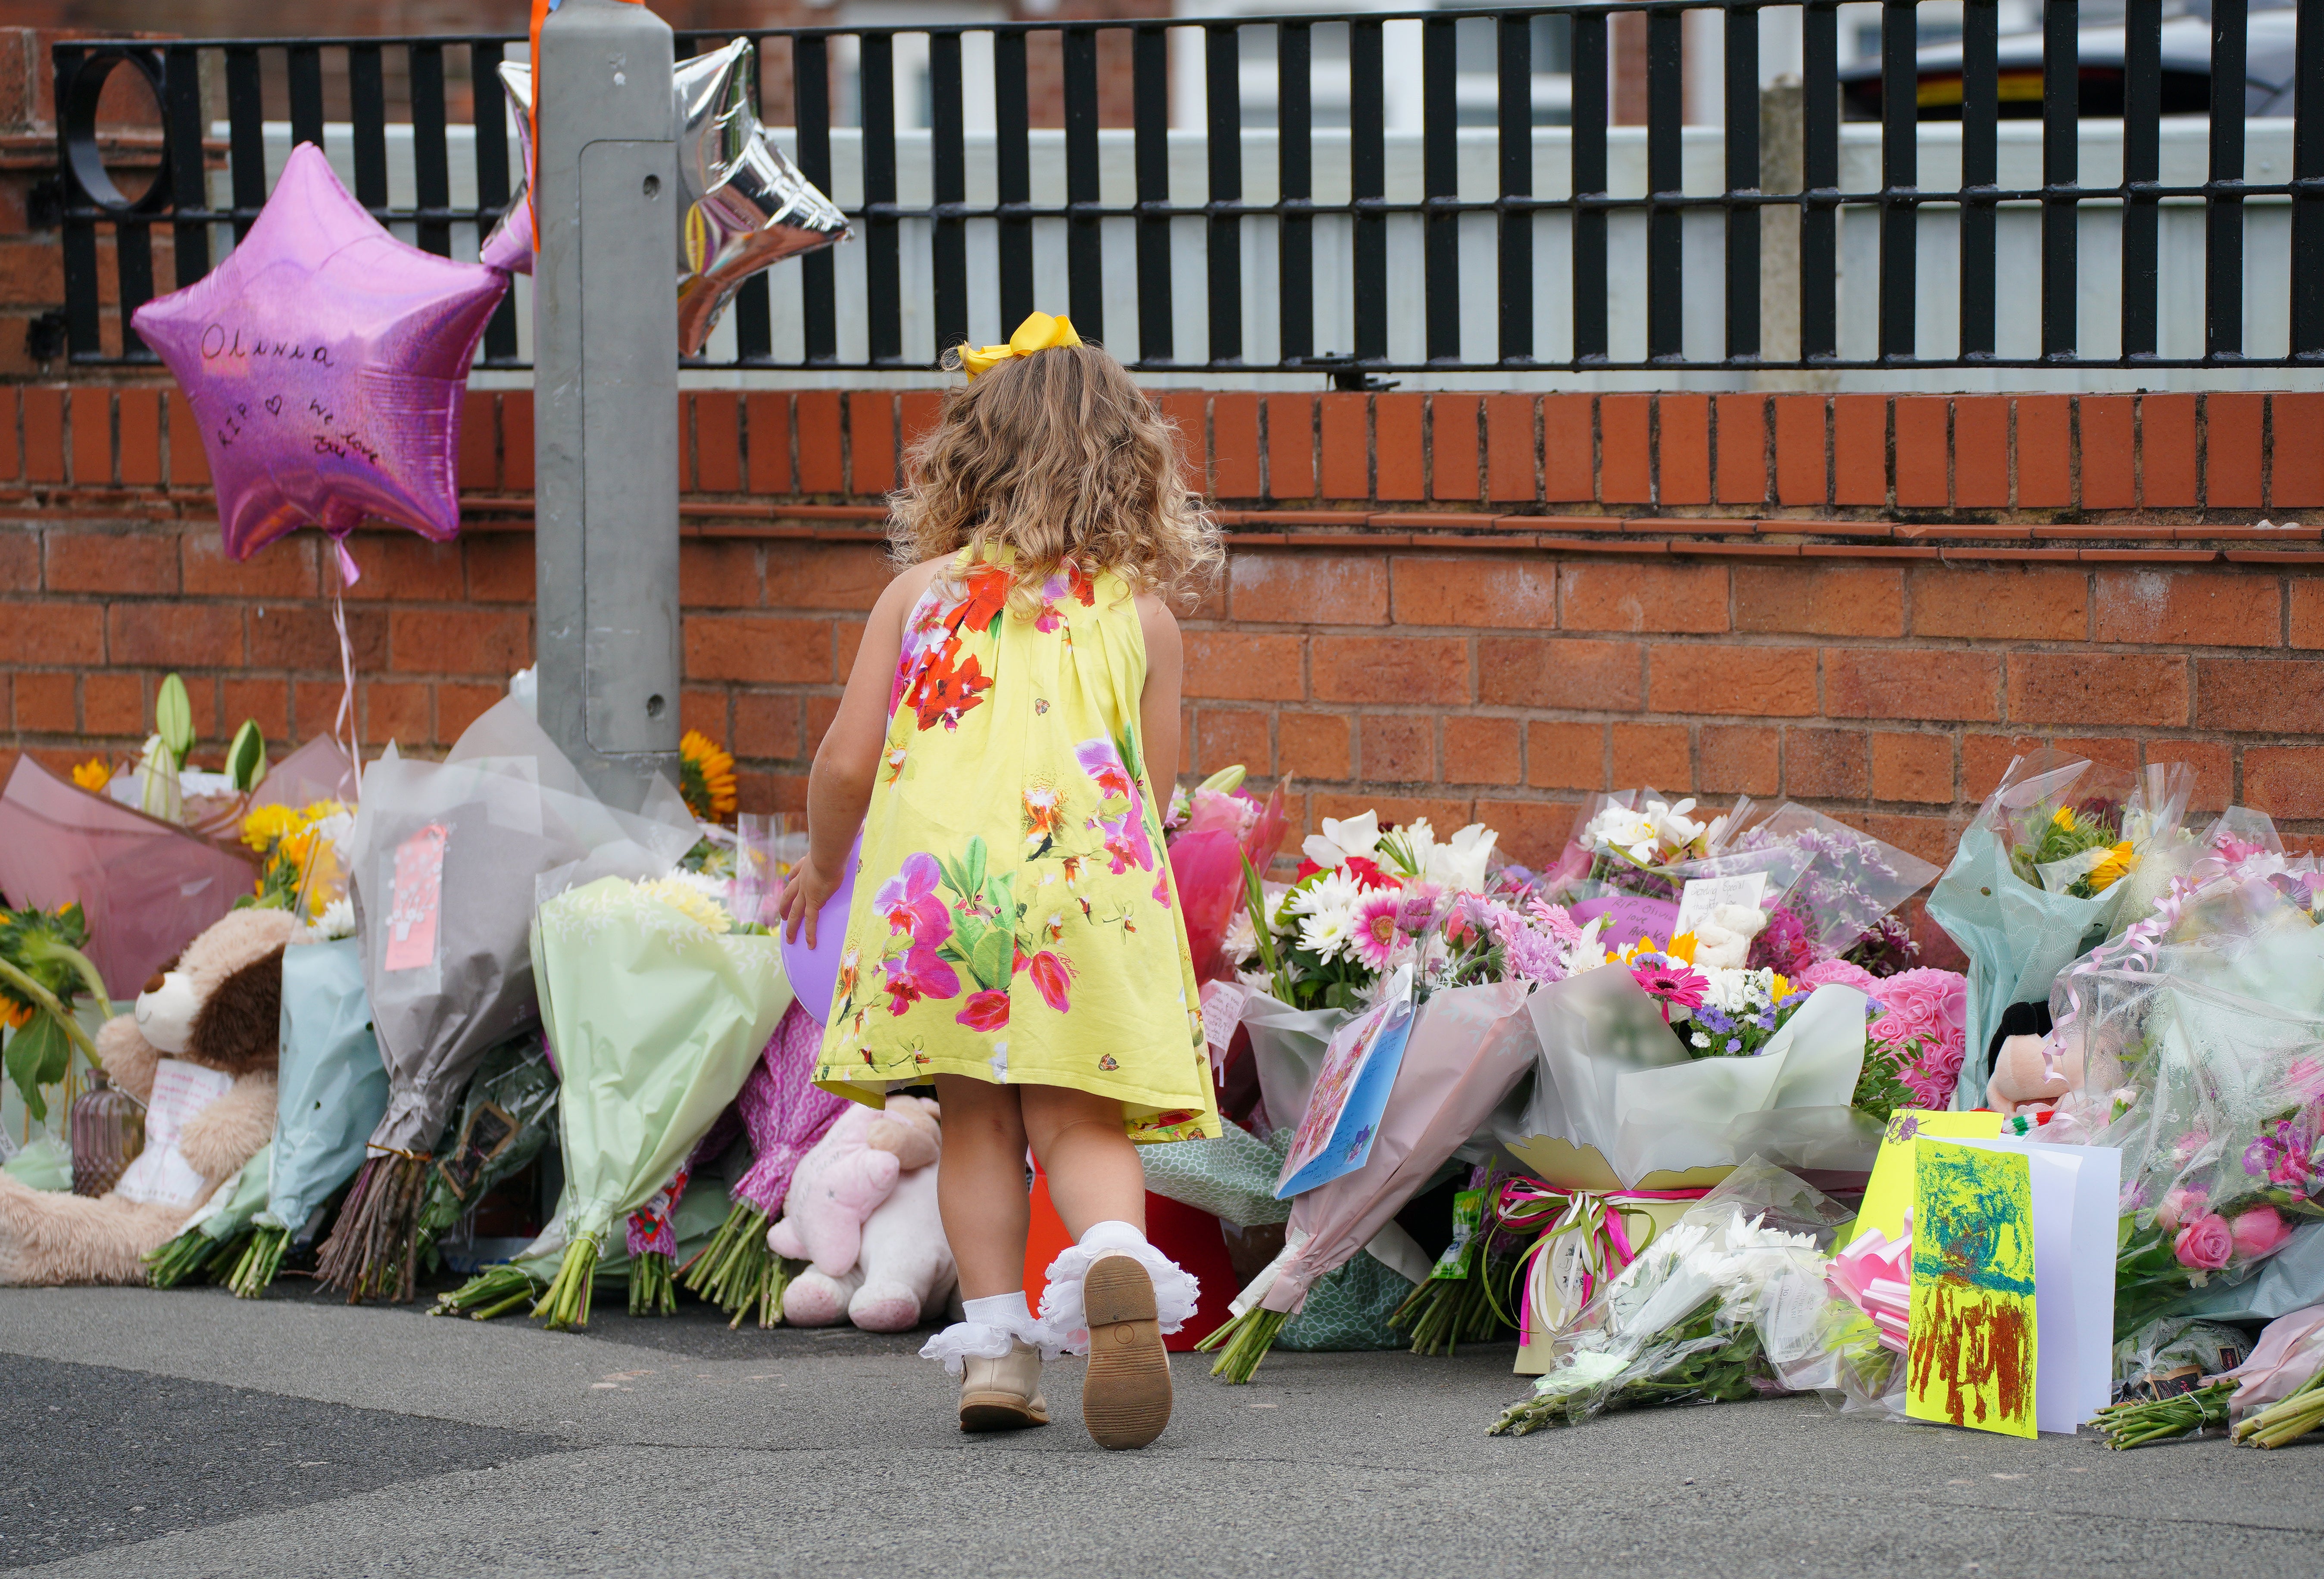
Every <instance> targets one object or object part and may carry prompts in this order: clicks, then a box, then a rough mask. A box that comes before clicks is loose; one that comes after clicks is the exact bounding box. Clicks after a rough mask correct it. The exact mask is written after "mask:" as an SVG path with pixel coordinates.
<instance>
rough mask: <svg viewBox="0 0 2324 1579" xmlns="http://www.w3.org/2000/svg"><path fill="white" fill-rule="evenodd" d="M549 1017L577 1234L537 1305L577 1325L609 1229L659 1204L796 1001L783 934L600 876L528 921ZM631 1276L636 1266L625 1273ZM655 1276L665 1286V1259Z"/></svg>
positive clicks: (570, 1214) (681, 890) (677, 884)
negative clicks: (750, 926)
mask: <svg viewBox="0 0 2324 1579" xmlns="http://www.w3.org/2000/svg"><path fill="white" fill-rule="evenodd" d="M532 937H533V946H532V964H533V971H534V974H535V975H536V976H537V978H538V980H539V992H540V1010H541V1018H542V1020H543V1021H544V1022H545V1024H546V1025H547V1027H548V1030H549V1046H550V1048H553V1049H554V1051H555V1054H556V1057H557V1062H558V1071H559V1073H560V1074H561V1075H562V1076H563V1079H564V1085H563V1088H562V1091H561V1094H560V1096H559V1099H558V1134H559V1137H560V1140H561V1141H562V1143H563V1146H564V1154H565V1198H564V1202H563V1204H562V1205H561V1206H560V1208H559V1216H560V1218H561V1219H562V1221H563V1222H564V1224H565V1228H566V1233H567V1236H568V1238H567V1246H566V1250H565V1255H564V1260H563V1261H562V1262H561V1264H560V1265H559V1266H558V1272H557V1277H556V1279H555V1281H553V1282H552V1283H550V1285H549V1291H548V1292H547V1293H546V1294H545V1295H543V1296H542V1297H541V1299H540V1302H539V1305H538V1306H536V1307H534V1314H536V1315H539V1316H546V1317H547V1318H548V1321H549V1326H551V1327H553V1328H560V1329H563V1328H571V1327H576V1326H584V1325H587V1324H588V1320H589V1291H590V1285H591V1280H592V1277H593V1274H594V1272H595V1267H596V1261H597V1257H598V1254H599V1251H601V1250H602V1249H603V1248H604V1239H605V1235H606V1233H608V1232H609V1231H610V1230H611V1229H612V1228H613V1225H614V1224H615V1223H619V1222H621V1221H622V1219H623V1217H624V1216H625V1215H626V1214H628V1213H630V1212H632V1211H634V1210H636V1209H637V1208H639V1207H641V1206H642V1205H645V1204H646V1203H647V1202H648V1201H650V1200H651V1199H652V1198H653V1197H654V1196H655V1195H656V1194H657V1193H658V1192H659V1191H660V1190H661V1189H662V1188H663V1187H665V1186H666V1185H668V1184H669V1182H670V1179H671V1176H672V1175H673V1174H674V1173H675V1172H676V1171H677V1169H678V1165H679V1164H680V1163H682V1162H684V1161H686V1160H687V1157H688V1156H689V1155H690V1154H691V1153H692V1152H693V1150H694V1147H695V1144H696V1142H697V1141H698V1140H701V1139H702V1137H703V1135H704V1134H705V1132H706V1131H708V1130H709V1128H710V1126H711V1125H712V1124H713V1123H714V1122H716V1120H717V1118H718V1115H719V1114H720V1113H722V1112H723V1111H724V1109H725V1107H726V1104H727V1103H730V1102H732V1101H733V1100H734V1095H735V1094H736V1093H737V1092H739V1091H740V1090H741V1089H742V1082H743V1080H744V1078H745V1077H746V1076H749V1074H750V1073H751V1069H752V1066H753V1065H754V1064H756V1063H757V1062H758V1059H759V1054H760V1051H761V1049H762V1048H764V1047H765V1046H766V1045H767V1039H768V1037H769V1036H770V1035H771V1034H772V1033H773V1031H774V1029H775V1022H776V1021H777V1020H779V1019H780V1018H781V1017H782V1013H783V1011H784V1010H785V1009H787V1008H788V1007H789V1006H790V1002H791V989H790V986H789V983H788V982H786V981H785V980H784V977H783V971H782V963H781V956H780V955H779V953H778V947H779V940H778V939H777V938H776V937H775V936H774V935H772V934H771V933H769V932H767V931H765V930H764V929H763V928H760V929H756V930H746V929H743V928H739V927H738V926H737V925H736V924H735V922H734V920H733V916H732V915H731V914H730V913H729V912H728V911H727V910H726V909H725V908H724V906H723V905H722V904H720V903H719V902H718V900H715V899H713V898H712V897H710V895H709V894H708V893H707V892H705V891H704V889H703V888H702V887H701V886H699V885H696V884H694V883H690V882H686V881H683V880H682V879H680V878H678V877H675V876H666V877H660V878H655V879H649V880H646V881H642V882H632V881H629V880H626V879H623V878H620V877H604V878H599V879H598V880H596V881H595V882H590V883H587V884H585V885H584V886H582V887H579V888H575V889H570V890H568V891H565V892H562V893H558V894H557V895H556V896H555V897H553V898H551V899H549V900H546V901H545V902H543V903H542V905H541V906H540V910H539V916H538V918H537V919H536V920H535V922H534V926H533V933H532ZM637 1276H638V1273H637V1270H635V1269H632V1279H635V1278H636V1277H637ZM659 1277H660V1278H662V1279H664V1280H665V1281H666V1279H667V1277H668V1269H667V1266H665V1267H664V1268H662V1269H661V1270H660V1272H659Z"/></svg>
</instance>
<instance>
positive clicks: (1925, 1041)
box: [1792, 959, 1969, 1124]
mask: <svg viewBox="0 0 2324 1579" xmlns="http://www.w3.org/2000/svg"><path fill="white" fill-rule="evenodd" d="M1827 982H1839V983H1842V984H1844V985H1847V986H1850V987H1854V988H1855V989H1857V991H1858V992H1860V993H1863V994H1864V995H1865V997H1866V998H1867V1000H1868V1001H1869V1011H1870V1012H1871V1014H1872V1016H1873V1018H1872V1021H1871V1023H1870V1024H1868V1025H1867V1026H1866V1027H1865V1028H1864V1035H1865V1078H1866V1079H1867V1080H1869V1079H1872V1078H1873V1077H1874V1073H1873V1072H1874V1069H1875V1067H1881V1068H1885V1069H1890V1070H1893V1071H1894V1075H1893V1078H1894V1080H1895V1082H1896V1083H1897V1084H1899V1085H1902V1086H1903V1087H1904V1091H1905V1093H1906V1094H1907V1095H1908V1096H1909V1097H1910V1100H1909V1101H1900V1102H1895V1103H1891V1104H1890V1105H1891V1107H1892V1108H1893V1107H1900V1106H1901V1107H1917V1108H1923V1109H1929V1110H1937V1109H1941V1108H1944V1107H1946V1106H1948V1105H1950V1103H1951V1102H1952V1096H1953V1087H1954V1086H1955V1085H1958V1084H1959V1083H1960V1071H1961V1064H1962V1061H1963V1059H1964V1058H1965V1057H1966V1056H1967V1052H1968V1048H1967V1044H1966V1041H1965V1035H1966V1033H1965V1030H1964V1025H1965V1022H1966V1020H1967V1017H1968V1012H1969V978H1968V977H1966V976H1964V975H1962V974H1960V973H1959V972H1958V971H1944V970H1934V969H1931V968H1929V967H1927V966H1919V967H1916V968H1914V969H1913V970H1908V971H1899V972H1897V973H1896V974H1894V975H1890V976H1885V977H1882V976H1875V975H1873V974H1871V973H1870V972H1868V971H1867V970H1866V969H1864V967H1862V966H1861V965H1856V964H1853V963H1851V962H1850V961H1848V960H1844V959H1833V960H1826V961H1824V962H1823V963H1822V964H1821V965H1810V966H1809V967H1808V968H1807V969H1806V970H1805V971H1803V972H1802V973H1801V974H1800V976H1799V977H1798V979H1797V980H1795V981H1794V983H1792V984H1793V986H1794V989H1797V988H1801V987H1806V988H1814V987H1820V986H1822V985H1823V984H1824V983H1827ZM1855 1105H1856V1106H1858V1107H1859V1108H1863V1109H1865V1110H1866V1111H1867V1112H1872V1111H1875V1104H1874V1103H1867V1102H1866V1101H1864V1100H1861V1098H1860V1097H1859V1100H1858V1102H1857V1103H1856V1104H1855ZM1879 1117H1880V1120H1881V1122H1882V1123H1884V1124H1885V1123H1886V1122H1887V1117H1888V1115H1887V1113H1886V1112H1881V1113H1879Z"/></svg>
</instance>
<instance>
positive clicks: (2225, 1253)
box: [2171, 1212, 2236, 1272]
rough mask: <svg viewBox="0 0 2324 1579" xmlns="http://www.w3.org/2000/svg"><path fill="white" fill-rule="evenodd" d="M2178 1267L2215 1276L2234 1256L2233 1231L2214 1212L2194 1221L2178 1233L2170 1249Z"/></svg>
mask: <svg viewBox="0 0 2324 1579" xmlns="http://www.w3.org/2000/svg"><path fill="white" fill-rule="evenodd" d="M2171 1249H2172V1253H2173V1254H2175V1255H2177V1256H2178V1258H2179V1264H2180V1265H2181V1266H2182V1267H2190V1268H2192V1269H2194V1270H2197V1271H2201V1272H2216V1271H2218V1270H2219V1269H2220V1268H2221V1267H2224V1266H2226V1265H2227V1262H2228V1260H2230V1259H2232V1258H2233V1257H2234V1255H2235V1253H2236V1236H2235V1231H2234V1230H2233V1229H2231V1228H2229V1227H2228V1226H2227V1219H2226V1218H2225V1217H2222V1216H2220V1215H2219V1214H2218V1213H2217V1212H2213V1213H2210V1214H2207V1215H2205V1216H2201V1217H2198V1218H2196V1219H2195V1221H2193V1222H2192V1223H2188V1224H2187V1225H2186V1226H2185V1227H2183V1228H2181V1230H2179V1237H2178V1238H2177V1239H2176V1240H2174V1241H2172V1246H2171Z"/></svg>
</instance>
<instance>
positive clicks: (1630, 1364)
mask: <svg viewBox="0 0 2324 1579" xmlns="http://www.w3.org/2000/svg"><path fill="white" fill-rule="evenodd" d="M1851 1216H1852V1214H1851V1213H1850V1212H1849V1210H1848V1209H1847V1208H1846V1207H1843V1206H1841V1205H1840V1204H1839V1203H1838V1202H1836V1201H1834V1200H1832V1199H1831V1197H1830V1196H1825V1195H1823V1194H1822V1193H1821V1191H1819V1190H1817V1189H1815V1188H1814V1187H1812V1186H1810V1185H1808V1184H1807V1183H1806V1182H1805V1181H1803V1180H1802V1179H1800V1178H1798V1177H1794V1175H1792V1174H1790V1173H1788V1172H1786V1171H1784V1169H1782V1168H1776V1167H1775V1166H1773V1165H1772V1164H1770V1163H1767V1162H1766V1161H1765V1160H1764V1159H1759V1158H1756V1157H1755V1158H1752V1159H1748V1161H1747V1162H1746V1163H1744V1164H1743V1165H1742V1166H1740V1167H1738V1168H1737V1169H1736V1170H1735V1172H1734V1173H1732V1174H1731V1175H1729V1177H1728V1178H1727V1179H1726V1180H1725V1181H1724V1182H1723V1183H1721V1184H1720V1186H1719V1187H1717V1188H1716V1189H1714V1190H1712V1191H1711V1193H1710V1194H1709V1195H1707V1196H1704V1197H1703V1198H1702V1199H1701V1201H1699V1202H1697V1203H1696V1204H1695V1205H1692V1206H1691V1207H1689V1208H1688V1209H1687V1211H1686V1213H1685V1214H1684V1215H1683V1216H1682V1217H1681V1218H1680V1219H1679V1220H1678V1222H1677V1223H1675V1224H1674V1225H1673V1226H1672V1227H1670V1228H1668V1229H1665V1230H1664V1231H1663V1232H1662V1233H1657V1234H1656V1235H1655V1236H1654V1237H1653V1238H1652V1239H1650V1240H1649V1241H1647V1242H1646V1244H1645V1245H1644V1246H1642V1247H1640V1248H1639V1249H1638V1251H1637V1254H1636V1255H1635V1257H1634V1258H1633V1259H1632V1260H1631V1261H1630V1262H1629V1264H1628V1266H1626V1267H1624V1268H1623V1269H1622V1270H1620V1271H1619V1272H1618V1273H1617V1274H1616V1275H1615V1276H1613V1277H1612V1278H1609V1279H1607V1280H1606V1282H1605V1283H1604V1284H1603V1285H1602V1286H1600V1288H1599V1289H1598V1290H1597V1291H1596V1292H1595V1293H1594V1294H1592V1295H1591V1297H1590V1300H1589V1302H1588V1303H1587V1304H1585V1305H1584V1306H1583V1307H1582V1310H1581V1312H1580V1313H1579V1314H1578V1315H1577V1316H1575V1318H1574V1320H1573V1323H1572V1325H1571V1326H1570V1327H1568V1328H1567V1330H1566V1331H1565V1333H1564V1334H1563V1335H1562V1336H1560V1338H1559V1339H1558V1341H1557V1359H1556V1362H1555V1364H1554V1366H1553V1367H1552V1368H1551V1369H1550V1370H1549V1371H1546V1372H1545V1373H1544V1374H1543V1375H1542V1376H1540V1377H1539V1378H1537V1379H1536V1380H1535V1382H1534V1393H1533V1396H1532V1397H1531V1398H1529V1399H1525V1400H1523V1401H1522V1402H1520V1403H1518V1404H1516V1405H1514V1406H1512V1407H1511V1408H1509V1409H1508V1410H1507V1411H1505V1412H1504V1413H1503V1415H1502V1417H1501V1418H1500V1420H1499V1422H1497V1423H1496V1424H1495V1426H1494V1427H1493V1429H1494V1431H1495V1432H1496V1433H1497V1434H1499V1433H1508V1434H1514V1435H1520V1436H1521V1435H1524V1434H1526V1433H1527V1432H1530V1431H1534V1430H1537V1429H1539V1428H1541V1427H1544V1426H1562V1425H1572V1424H1578V1423H1580V1422H1581V1421H1582V1420H1585V1419H1587V1418H1589V1417H1591V1416H1593V1415H1597V1414H1599V1413H1601V1412H1603V1411H1605V1410H1607V1409H1611V1408H1644V1407H1651V1406H1654V1405H1660V1404H1681V1403H1724V1402H1730V1401H1734V1400H1738V1399H1748V1398H1757V1397H1764V1396H1768V1395H1773V1394H1778V1393H1786V1392H1804V1391H1810V1390H1825V1391H1831V1392H1835V1393H1839V1394H1841V1395H1843V1396H1847V1395H1854V1396H1858V1397H1867V1396H1868V1397H1875V1398H1877V1396H1878V1395H1879V1393H1880V1392H1881V1391H1882V1390H1885V1389H1886V1385H1887V1383H1888V1380H1889V1378H1890V1376H1891V1375H1892V1373H1893V1372H1894V1371H1895V1370H1896V1368H1897V1362H1896V1357H1895V1355H1894V1354H1893V1353H1891V1352H1890V1351H1888V1350H1886V1349H1884V1348H1883V1347H1882V1346H1881V1344H1880V1343H1879V1338H1878V1334H1877V1329H1876V1328H1875V1327H1874V1326H1873V1325H1872V1323H1871V1322H1870V1320H1869V1319H1867V1317H1865V1316H1863V1315H1862V1313H1861V1312H1859V1311H1858V1310H1857V1309H1856V1307H1854V1306H1852V1305H1850V1304H1849V1302H1848V1301H1847V1300H1846V1299H1844V1298H1842V1297H1840V1296H1839V1295H1838V1294H1836V1293H1835V1292H1834V1291H1833V1290H1832V1289H1831V1288H1830V1287H1829V1286H1828V1285H1827V1283H1826V1281H1825V1271H1826V1269H1827V1267H1828V1266H1829V1260H1830V1252H1831V1250H1832V1249H1833V1248H1834V1245H1835V1242H1836V1241H1837V1239H1838V1236H1839V1234H1840V1233H1841V1232H1842V1231H1843V1230H1844V1229H1845V1227H1846V1226H1847V1224H1848V1223H1849V1220H1850V1218H1851Z"/></svg>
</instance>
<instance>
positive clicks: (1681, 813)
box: [1544, 788, 1751, 902]
mask: <svg viewBox="0 0 2324 1579" xmlns="http://www.w3.org/2000/svg"><path fill="white" fill-rule="evenodd" d="M1694 808H1695V803H1694V802H1693V801H1692V800H1691V799H1685V800H1680V801H1677V802H1675V803H1673V802H1672V801H1670V800H1669V799H1666V798H1665V797H1664V796H1663V795H1662V794H1661V793H1659V792H1658V791H1656V790H1655V789H1651V788H1648V789H1620V790H1616V791H1615V792H1613V793H1612V794H1609V795H1598V796H1593V797H1592V798H1591V799H1588V800H1585V801H1583V802H1582V808H1581V811H1580V813H1579V815H1578V817H1577V818H1576V822H1577V826H1576V829H1575V832H1574V834H1573V836H1572V838H1571V839H1570V840H1568V841H1567V843H1566V846H1565V853H1564V854H1563V856H1561V857H1560V858H1559V860H1558V863H1557V864H1556V865H1555V866H1554V867H1553V868H1552V869H1551V870H1550V871H1549V872H1548V873H1545V877H1544V882H1545V885H1546V887H1547V888H1548V890H1549V891H1551V892H1552V893H1554V894H1556V895H1558V896H1560V897H1562V898H1566V899H1572V900H1587V899H1596V898H1600V897H1602V896H1604V895H1607V894H1612V893H1628V894H1637V895H1639V896H1641V897H1643V898H1646V899H1654V900H1670V901H1672V902H1675V901H1676V900H1677V899H1678V897H1679V891H1680V890H1681V888H1683V886H1684V884H1685V882H1686V879H1687V877H1688V876H1691V875H1709V873H1700V872H1688V871H1685V870H1683V869H1684V868H1686V867H1687V866H1688V865H1689V864H1690V863H1694V862H1699V861H1701V860H1704V859H1707V858H1712V857H1716V856H1718V855H1719V854H1721V853H1723V852H1724V851H1725V850H1726V849H1727V847H1728V845H1729V843H1730V841H1732V839H1733V838H1734V836H1735V834H1736V832H1737V831H1738V829H1739V828H1741V827H1742V826H1743V824H1744V823H1745V822H1747V821H1748V820H1749V817H1750V813H1751V802H1750V799H1748V797H1745V798H1742V799H1738V800H1737V801H1736V803H1735V807H1734V809H1732V810H1731V811H1728V812H1724V813H1721V814H1720V815H1718V816H1715V817H1711V818H1710V819H1709V820H1708V821H1698V820H1697V819H1696V818H1695V817H1692V816H1691V815H1689V814H1690V813H1692V811H1693V810H1694Z"/></svg>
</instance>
